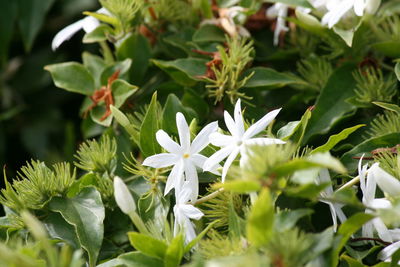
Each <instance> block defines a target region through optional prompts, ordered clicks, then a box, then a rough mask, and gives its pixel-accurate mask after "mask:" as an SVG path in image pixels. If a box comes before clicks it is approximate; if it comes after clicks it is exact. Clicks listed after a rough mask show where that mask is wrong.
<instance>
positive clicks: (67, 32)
mask: <svg viewBox="0 0 400 267" xmlns="http://www.w3.org/2000/svg"><path fill="white" fill-rule="evenodd" d="M96 12H97V13H101V14H109V12H108V11H107V9H105V8H101V9H99V10H97V11H96ZM99 25H100V22H99V21H98V20H97V19H95V18H93V17H91V16H87V17H86V18H84V19H81V20H78V21H77V22H75V23H72V24H71V25H68V26H67V27H65V28H64V29H62V30H61V31H59V32H58V33H57V34H56V36H54V39H53V41H52V42H51V48H52V49H53V51H54V50H56V49H57V48H58V47H59V46H60V45H61V44H62V43H64V42H65V41H67V40H69V39H70V38H71V37H72V36H73V35H74V34H75V33H77V32H78V31H80V30H81V29H83V30H84V31H85V32H86V33H89V32H92V31H93V30H94V29H96V28H97V26H99Z"/></svg>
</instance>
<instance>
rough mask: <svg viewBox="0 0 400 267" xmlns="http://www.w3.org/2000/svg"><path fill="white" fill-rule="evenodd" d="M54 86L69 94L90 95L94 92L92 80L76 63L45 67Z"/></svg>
mask: <svg viewBox="0 0 400 267" xmlns="http://www.w3.org/2000/svg"><path fill="white" fill-rule="evenodd" d="M44 69H45V70H47V71H49V72H50V74H51V76H52V78H53V81H54V84H55V85H56V86H57V87H59V88H62V89H65V90H67V91H70V92H74V93H79V94H84V95H91V94H92V93H93V92H94V90H95V85H94V80H93V77H92V75H91V74H90V72H89V71H88V70H87V69H86V68H85V67H84V66H83V65H82V64H79V63H77V62H65V63H59V64H53V65H47V66H46V67H45V68H44Z"/></svg>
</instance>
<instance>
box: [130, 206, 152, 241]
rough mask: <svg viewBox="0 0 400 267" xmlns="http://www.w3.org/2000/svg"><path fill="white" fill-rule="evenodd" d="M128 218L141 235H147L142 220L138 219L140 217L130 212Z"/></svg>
mask: <svg viewBox="0 0 400 267" xmlns="http://www.w3.org/2000/svg"><path fill="white" fill-rule="evenodd" d="M129 218H131V221H132V222H133V224H134V225H135V226H136V228H137V229H138V230H139V232H140V233H141V234H146V235H147V234H149V231H148V230H147V228H146V225H145V224H144V222H143V220H142V218H140V216H139V215H138V214H137V213H136V212H131V213H130V214H129Z"/></svg>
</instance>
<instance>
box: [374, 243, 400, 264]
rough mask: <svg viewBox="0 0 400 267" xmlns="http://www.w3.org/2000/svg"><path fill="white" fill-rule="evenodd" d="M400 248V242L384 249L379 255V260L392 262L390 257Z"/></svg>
mask: <svg viewBox="0 0 400 267" xmlns="http://www.w3.org/2000/svg"><path fill="white" fill-rule="evenodd" d="M399 248H400V241H398V242H396V243H393V244H391V245H389V246H387V247H385V248H384V249H382V251H381V252H379V254H378V258H379V259H380V260H382V261H386V260H391V259H390V257H392V255H393V254H394V253H395V252H396V251H397V250H398V249H399Z"/></svg>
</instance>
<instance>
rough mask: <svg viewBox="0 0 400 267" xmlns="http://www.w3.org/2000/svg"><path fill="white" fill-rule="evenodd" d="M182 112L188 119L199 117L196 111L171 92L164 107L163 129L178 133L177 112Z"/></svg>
mask: <svg viewBox="0 0 400 267" xmlns="http://www.w3.org/2000/svg"><path fill="white" fill-rule="evenodd" d="M177 112H182V114H183V115H184V116H185V118H186V121H189V122H190V121H192V119H194V118H195V117H197V116H196V115H197V114H196V113H195V112H194V111H193V110H192V109H191V108H188V107H184V106H183V105H182V103H181V101H180V100H179V98H178V97H176V95H174V94H169V95H168V98H167V101H166V102H165V105H164V109H163V119H162V122H163V129H164V130H165V131H166V132H167V133H171V134H178V129H177V128H176V113H177Z"/></svg>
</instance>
